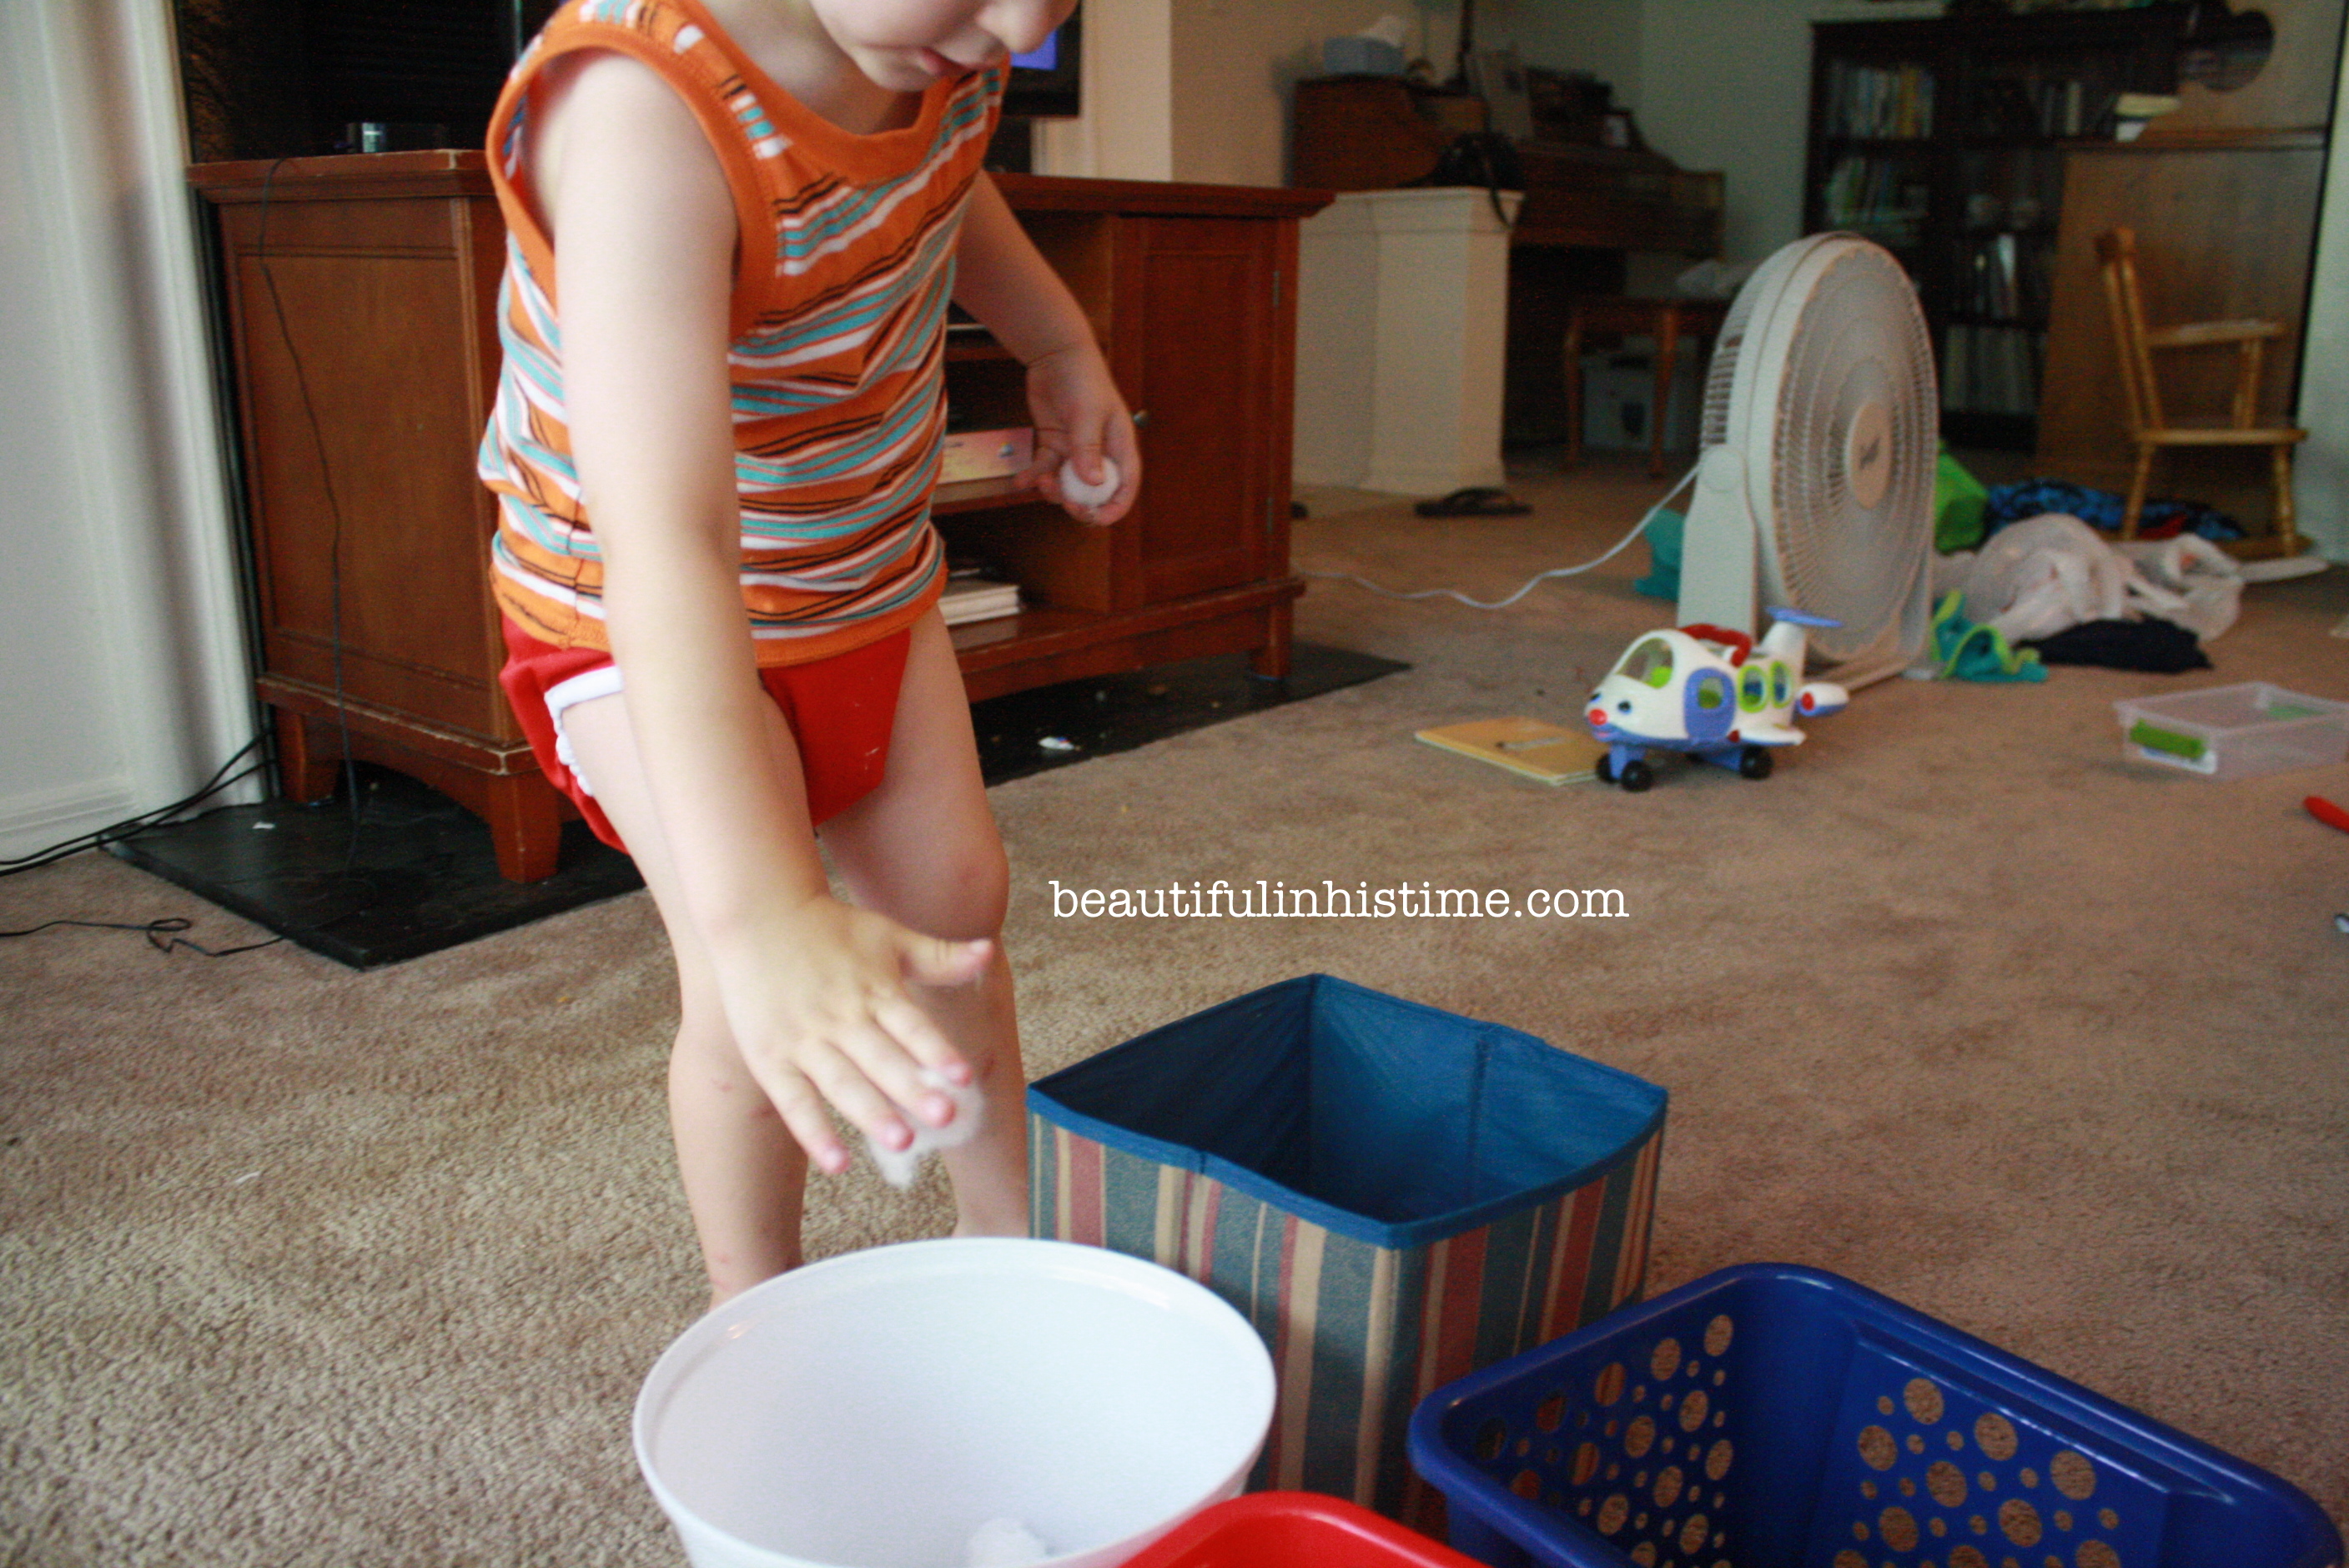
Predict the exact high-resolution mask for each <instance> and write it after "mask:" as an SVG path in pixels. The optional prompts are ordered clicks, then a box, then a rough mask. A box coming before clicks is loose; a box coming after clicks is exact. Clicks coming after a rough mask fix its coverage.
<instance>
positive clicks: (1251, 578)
mask: <svg viewBox="0 0 2349 1568" xmlns="http://www.w3.org/2000/svg"><path fill="white" fill-rule="evenodd" d="M1279 228H1280V225H1278V224H1275V223H1267V222H1248V221H1247V220H1241V219H1218V218H1175V217H1154V218H1139V219H1128V220H1123V221H1122V222H1121V224H1120V239H1121V247H1120V249H1121V252H1122V255H1121V262H1122V263H1123V264H1122V265H1121V267H1120V269H1119V271H1120V275H1119V278H1118V280H1117V293H1118V301H1117V304H1118V317H1117V325H1116V328H1115V332H1116V337H1117V346H1116V349H1115V356H1116V360H1117V368H1118V372H1119V379H1120V381H1121V383H1122V385H1123V387H1124V388H1125V390H1126V394H1127V397H1128V398H1129V400H1130V401H1131V402H1132V403H1133V407H1134V408H1135V409H1136V411H1137V412H1138V413H1139V414H1140V415H1141V416H1142V417H1143V426H1142V429H1141V438H1142V457H1143V487H1142V494H1141V496H1140V498H1139V499H1138V501H1137V504H1136V506H1135V535H1136V540H1137V547H1138V552H1139V555H1140V562H1139V566H1140V571H1139V573H1138V575H1139V580H1140V582H1139V586H1140V591H1141V593H1140V599H1139V601H1138V603H1164V602H1165V601H1167V600H1170V599H1180V598H1184V597H1186V596H1188V595H1191V594H1195V593H1208V592H1211V591H1213V590H1216V589H1219V588H1233V587H1238V586H1240V585H1242V584H1245V583H1253V582H1256V581H1257V580H1259V579H1260V578H1262V577H1263V576H1264V575H1265V573H1266V570H1267V562H1268V559H1269V557H1270V552H1271V546H1272V544H1273V542H1275V540H1276V537H1277V536H1278V535H1279V534H1280V533H1281V532H1283V531H1285V525H1286V523H1287V521H1288V520H1287V518H1286V517H1285V516H1284V517H1279V518H1276V517H1275V516H1274V510H1275V507H1276V506H1277V505H1278V506H1285V505H1286V500H1287V493H1286V492H1287V487H1286V486H1285V485H1282V484H1278V483H1277V477H1276V475H1275V473H1274V471H1273V470H1274V468H1275V466H1276V459H1278V463H1279V464H1281V465H1285V464H1286V463H1287V460H1288V455H1287V454H1288V442H1287V440H1286V438H1285V435H1286V421H1287V419H1288V406H1289V394H1288V384H1287V370H1286V368H1285V356H1282V355H1281V354H1280V353H1279V352H1278V349H1279V343H1278V337H1277V335H1276V333H1275V332H1274V325H1275V323H1276V320H1277V318H1278V294H1277V291H1278V289H1279V288H1280V287H1281V286H1282V284H1281V281H1280V278H1279V273H1278V258H1279V245H1278V239H1279V235H1278V230H1279ZM1276 492H1278V493H1276Z"/></svg>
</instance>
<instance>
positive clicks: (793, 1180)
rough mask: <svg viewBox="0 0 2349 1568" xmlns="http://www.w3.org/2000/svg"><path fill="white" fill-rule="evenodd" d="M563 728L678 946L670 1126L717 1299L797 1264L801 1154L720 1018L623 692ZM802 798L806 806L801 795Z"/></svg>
mask: <svg viewBox="0 0 2349 1568" xmlns="http://www.w3.org/2000/svg"><path fill="white" fill-rule="evenodd" d="M564 731H565V733H566V734H568V735H569V736H570V738H571V744H572V748H573V750H574V753H575V754H576V755H577V757H578V758H579V766H580V771H581V772H582V774H583V775H584V776H585V777H586V778H587V779H589V780H590V781H592V782H593V784H594V785H595V799H596V801H597V803H598V804H600V805H601V806H602V807H603V808H604V810H605V814H606V815H607V816H609V817H610V818H611V819H612V825H613V826H614V827H616V828H617V829H618V830H620V837H621V839H622V840H623V841H626V844H627V845H628V847H629V850H630V851H631V853H632V854H633V855H634V856H635V858H636V869H637V870H638V871H640V872H643V873H644V879H645V885H646V887H647V888H648V889H649V890H650V891H651V892H652V895H653V903H654V904H655V905H656V907H657V908H658V909H659V911H660V914H661V923H662V924H663V925H664V926H665V927H666V928H667V932H668V939H669V947H670V950H671V952H672V953H673V954H675V956H676V960H677V975H678V1031H677V1044H676V1047H674V1049H672V1050H671V1052H670V1053H669V1064H668V1098H669V1127H670V1131H671V1133H672V1135H673V1136H674V1137H675V1139H676V1140H677V1161H678V1173H679V1175H680V1176H681V1178H682V1179H683V1181H684V1184H685V1195H686V1202H687V1205H688V1207H689V1208H690V1209H691V1210H692V1212H693V1226H694V1231H695V1233H696V1234H697V1235H698V1237H699V1239H700V1242H701V1255H702V1263H703V1265H704V1266H705V1268H706V1269H707V1270H708V1271H709V1290H710V1305H713V1306H715V1305H718V1304H719V1303H720V1302H723V1301H725V1300H726V1299H727V1298H728V1297H729V1296H731V1295H735V1294H737V1293H738V1292H740V1291H743V1290H747V1289H748V1288H750V1286H751V1285H754V1284H758V1283H759V1282H760V1281H761V1280H763V1279H770V1278H772V1277H773V1276H774V1275H776V1274H781V1273H782V1272H783V1271H784V1270H786V1269H791V1268H796V1267H797V1266H799V1264H800V1262H801V1253H800V1217H801V1210H802V1203H803V1202H804V1197H805V1192H806V1187H807V1156H806V1155H805V1154H804V1153H803V1152H802V1150H801V1149H800V1146H799V1143H798V1141H797V1140H794V1139H793V1138H792V1135H791V1132H790V1130H788V1129H787V1128H785V1127H784V1125H783V1121H782V1119H781V1117H779V1116H777V1115H776V1114H775V1109H774V1106H773V1105H772V1104H771V1102H770V1101H769V1100H768V1099H767V1096H766V1094H765V1092H764V1091H762V1090H761V1088H759V1086H758V1084H757V1083H756V1082H754V1081H753V1080H752V1078H751V1077H750V1069H749V1068H747V1067H745V1066H744V1065H743V1061H742V1053H741V1052H740V1049H738V1048H737V1047H736V1046H735V1043H734V1037H733V1034H732V1031H731V1030H730V1029H729V1028H728V1026H727V1024H726V1016H725V1012H724V1009H723V1007H722V1006H720V1004H719V995H718V982H717V976H716V974H715V973H714V971H713V970H712V969H711V967H710V965H709V955H708V954H707V953H706V952H705V950H704V949H703V947H702V944H701V940H700V937H699V936H698V934H697V933H696V932H695V931H694V929H693V925H692V923H691V922H690V921H689V920H688V919H687V918H685V914H684V911H685V902H684V898H683V895H682V893H681V892H679V890H678V886H677V880H676V874H675V872H674V871H673V870H672V868H671V866H670V863H669V857H668V847H667V841H666V840H665V839H664V838H663V836H662V833H661V830H660V820H659V818H658V817H657V815H656V814H655V812H654V811H653V810H652V800H651V797H650V795H649V793H648V791H647V789H646V785H645V781H644V772H643V769H642V768H641V767H640V766H639V765H638V762H637V759H636V738H635V736H634V733H633V732H632V731H631V730H630V729H629V727H628V720H627V712H626V696H625V694H623V695H621V696H609V697H601V698H598V699H596V700H595V701H593V702H586V703H582V704H580V705H578V706H577V707H573V708H571V709H569V710H567V711H566V712H565V713H564ZM773 734H774V737H775V741H776V744H777V745H778V746H781V747H783V748H790V747H791V745H792V738H791V734H790V731H789V729H788V728H787V727H785V726H784V725H783V723H782V718H781V715H780V714H778V715H776V716H775V721H774V724H773ZM785 761H786V762H787V763H788V766H787V767H786V768H785V769H784V777H786V778H788V779H794V780H796V779H798V778H799V776H800V769H799V758H798V754H797V752H796V751H795V750H793V751H789V752H787V755H786V757H785ZM800 810H802V814H804V811H805V807H804V806H803V805H802V807H801V808H800Z"/></svg>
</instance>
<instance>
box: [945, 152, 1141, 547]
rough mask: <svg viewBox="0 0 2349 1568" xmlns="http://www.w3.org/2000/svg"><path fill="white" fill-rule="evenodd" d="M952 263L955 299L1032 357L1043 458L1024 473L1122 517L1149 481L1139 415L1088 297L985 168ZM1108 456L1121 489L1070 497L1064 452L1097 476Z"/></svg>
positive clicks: (1033, 406)
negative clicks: (1099, 496) (1095, 325)
mask: <svg viewBox="0 0 2349 1568" xmlns="http://www.w3.org/2000/svg"><path fill="white" fill-rule="evenodd" d="M955 263H956V272H955V302H956V303H957V304H960V305H961V306H962V307H963V308H964V309H965V310H968V312H970V314H971V315H975V316H977V317H978V319H979V320H980V321H982V322H984V323H986V324H987V326H988V331H990V332H992V333H993V334H994V335H995V338H996V341H997V342H999V343H1000V344H1002V345H1003V346H1004V347H1006V348H1008V349H1009V350H1010V351H1011V353H1012V355H1013V356H1015V357H1017V358H1018V359H1019V362H1020V363H1021V364H1023V365H1025V366H1028V403H1029V409H1030V413H1031V414H1032V416H1033V417H1034V418H1035V421H1036V459H1035V462H1034V463H1033V464H1032V465H1031V466H1030V469H1029V470H1028V472H1027V473H1026V474H1025V475H1024V476H1022V477H1023V478H1025V479H1026V480H1028V481H1029V482H1030V483H1032V484H1035V485H1036V486H1037V487H1038V488H1039V489H1040V490H1043V492H1044V493H1045V495H1046V496H1048V497H1050V499H1051V500H1055V501H1057V502H1059V503H1060V504H1061V506H1063V507H1066V508H1067V509H1068V511H1069V512H1070V514H1071V516H1074V517H1079V518H1082V519H1083V520H1085V521H1088V522H1094V523H1109V522H1115V521H1117V520H1118V519H1119V518H1121V517H1123V516H1124V515H1125V514H1126V512H1127V511H1129V510H1130V509H1131V508H1132V507H1133V497H1134V492H1135V491H1136V490H1139V489H1140V488H1141V485H1142V453H1141V449H1140V448H1139V446H1138V445H1137V444H1136V442H1135V440H1134V438H1133V416H1132V415H1130V414H1129V413H1128V412H1127V411H1126V407H1125V399H1124V398H1123V397H1121V396H1119V394H1118V390H1117V385H1116V383H1115V382H1113V381H1112V380H1111V379H1110V374H1109V365H1108V363H1107V362H1106V361H1105V360H1103V359H1102V352H1101V347H1100V346H1099V345H1098V344H1097V343H1096V342H1095V341H1094V339H1093V332H1092V325H1091V324H1090V323H1089V322H1087V321H1086V320H1085V313H1084V311H1083V309H1082V307H1081V306H1080V305H1079V304H1077V302H1076V299H1075V298H1074V297H1073V296H1072V295H1071V294H1070V293H1069V290H1068V285H1067V284H1063V283H1062V282H1061V277H1060V274H1059V273H1055V272H1054V271H1053V270H1052V268H1051V264H1050V263H1048V262H1046V261H1045V260H1044V258H1043V257H1042V256H1041V255H1040V254H1039V253H1038V252H1037V250H1036V246H1035V244H1034V242H1032V241H1030V239H1029V238H1028V233H1027V231H1026V230H1024V229H1022V228H1020V226H1019V219H1018V218H1016V217H1014V216H1013V215H1012V212H1011V209H1010V208H1009V206H1007V205H1006V204H1005V203H1004V200H1003V193H1002V192H1001V191H998V190H997V189H996V188H995V181H992V180H989V179H988V177H987V176H986V175H985V174H983V173H982V174H981V175H980V176H979V177H978V183H977V184H976V185H975V186H974V188H973V189H972V191H971V196H970V206H969V208H968V210H967V211H965V212H964V213H963V221H962V244H961V247H960V248H959V249H958V250H957V252H956V256H955ZM1103 457H1107V458H1109V459H1112V461H1114V462H1115V463H1116V464H1117V472H1118V487H1117V490H1116V493H1115V494H1113V495H1112V496H1111V497H1110V498H1109V500H1105V501H1103V502H1102V503H1101V504H1100V505H1099V506H1095V507H1090V508H1089V507H1083V506H1080V505H1077V504H1075V503H1073V502H1071V500H1069V498H1068V497H1067V496H1065V495H1064V494H1062V492H1061V481H1060V469H1061V459H1063V458H1066V459H1069V460H1070V461H1071V463H1073V464H1074V465H1075V467H1076V470H1077V473H1078V476H1079V477H1080V478H1081V479H1083V480H1087V481H1088V482H1094V481H1098V480H1100V479H1101V478H1102V469H1101V467H1100V460H1101V459H1102V458H1103Z"/></svg>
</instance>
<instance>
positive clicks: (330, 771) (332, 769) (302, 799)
mask: <svg viewBox="0 0 2349 1568" xmlns="http://www.w3.org/2000/svg"><path fill="white" fill-rule="evenodd" d="M272 712H273V714H274V717H275V718H276V721H277V787H278V788H279V789H282V790H284V791H285V798H286V799H289V800H292V801H294V802H295V804H297V805H304V806H306V805H308V804H309V803H310V802H312V801H314V800H323V799H326V797H327V796H329V795H331V794H333V793H334V792H335V775H336V771H337V769H338V767H339V765H340V763H341V761H342V758H339V757H336V756H334V755H332V754H331V753H330V752H328V751H327V750H326V748H321V747H319V746H316V745H315V744H314V743H313V742H312V739H311V736H310V721H309V720H308V719H306V718H304V717H302V716H301V715H300V714H298V713H295V712H294V711H293V710H291V709H290V708H283V707H281V708H275V709H273V710H272Z"/></svg>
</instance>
